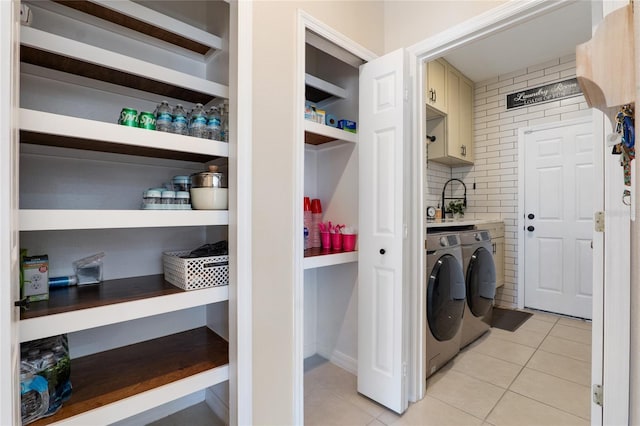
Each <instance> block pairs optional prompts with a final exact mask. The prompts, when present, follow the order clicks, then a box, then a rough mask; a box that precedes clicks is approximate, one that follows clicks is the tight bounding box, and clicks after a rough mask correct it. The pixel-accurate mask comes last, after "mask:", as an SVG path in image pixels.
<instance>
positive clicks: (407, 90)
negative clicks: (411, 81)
mask: <svg viewBox="0 0 640 426" xmlns="http://www.w3.org/2000/svg"><path fill="white" fill-rule="evenodd" d="M404 101H405V102H408V101H409V89H404Z"/></svg>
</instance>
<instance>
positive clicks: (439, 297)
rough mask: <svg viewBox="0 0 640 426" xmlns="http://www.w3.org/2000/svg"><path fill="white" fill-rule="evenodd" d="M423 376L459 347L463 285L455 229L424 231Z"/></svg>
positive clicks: (456, 351) (454, 353)
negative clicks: (425, 271) (425, 268)
mask: <svg viewBox="0 0 640 426" xmlns="http://www.w3.org/2000/svg"><path fill="white" fill-rule="evenodd" d="M426 251H427V272H428V275H427V291H426V299H427V303H426V322H427V327H425V328H426V334H427V335H426V361H427V363H426V367H427V368H426V371H427V377H429V376H431V375H432V374H433V373H435V372H436V371H438V369H440V367H442V366H443V365H444V364H446V363H447V361H449V360H450V359H451V358H453V357H454V356H456V354H457V353H458V352H459V351H460V337H461V329H462V327H461V325H462V316H463V314H464V306H465V302H464V300H465V285H464V274H463V270H462V249H461V247H460V238H459V237H458V234H457V233H437V234H429V233H428V234H427V241H426Z"/></svg>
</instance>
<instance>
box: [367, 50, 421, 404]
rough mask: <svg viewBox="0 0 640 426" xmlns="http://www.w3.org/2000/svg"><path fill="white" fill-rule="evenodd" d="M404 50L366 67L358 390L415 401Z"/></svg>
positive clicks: (385, 400)
mask: <svg viewBox="0 0 640 426" xmlns="http://www.w3.org/2000/svg"><path fill="white" fill-rule="evenodd" d="M407 69H408V67H407V66H406V63H405V53H404V51H403V50H397V51H395V52H392V53H389V54H387V55H385V56H383V57H381V58H378V59H375V60H373V61H371V62H368V63H367V64H365V65H363V66H361V67H360V114H359V115H360V117H359V119H360V123H359V127H360V129H359V131H358V133H359V134H358V144H359V152H360V155H359V168H360V171H359V175H360V176H359V181H360V206H359V211H360V214H359V216H360V217H359V224H360V237H359V238H360V243H359V246H360V249H359V250H360V251H359V256H358V392H360V393H362V394H364V395H366V396H368V397H369V398H371V399H373V400H374V401H377V402H379V403H380V404H382V405H384V406H386V407H388V408H390V409H392V410H394V411H396V412H398V413H402V412H403V411H404V410H406V408H407V404H408V400H407V393H406V388H407V386H406V356H407V352H408V350H407V343H408V339H407V316H408V315H407V313H408V309H405V308H406V298H407V294H408V292H407V289H406V288H405V285H406V284H405V283H404V281H406V280H403V243H404V238H403V229H404V227H405V224H406V220H405V214H406V213H407V212H406V211H405V210H406V209H405V208H404V202H405V201H406V200H404V197H403V186H404V173H405V172H404V170H403V169H404V167H403V165H404V157H405V147H404V144H405V139H406V138H408V136H409V132H408V130H407V129H408V126H407V124H408V114H407V106H408V100H407V99H406V98H405V90H406V83H407V82H408V77H407V74H406V70H407Z"/></svg>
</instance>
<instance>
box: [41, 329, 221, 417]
mask: <svg viewBox="0 0 640 426" xmlns="http://www.w3.org/2000/svg"><path fill="white" fill-rule="evenodd" d="M228 346H229V345H228V343H227V342H226V341H225V340H224V339H223V338H222V337H220V336H218V335H217V334H215V333H214V332H212V331H211V330H209V329H208V328H206V327H200V328H196V329H193V330H190V331H186V332H182V333H177V334H173V335H170V336H166V337H161V338H158V339H153V340H149V341H146V342H142V343H137V344H134V345H129V346H125V347H122V348H118V349H113V350H109V351H104V352H100V353H97V354H93V355H88V356H84V357H80V358H74V359H72V360H71V383H72V386H73V392H72V394H71V399H69V401H67V402H66V403H64V405H63V406H62V408H61V409H60V411H58V412H57V413H56V414H55V415H53V416H51V417H46V418H44V419H40V420H38V421H37V422H34V423H33V425H34V426H43V425H47V424H52V423H56V422H58V421H62V420H64V424H65V425H66V424H69V425H87V424H110V423H113V422H116V421H118V420H121V419H124V418H126V417H129V416H131V415H133V414H136V413H139V412H142V411H145V410H149V409H151V408H154V407H157V406H159V405H162V404H164V403H166V402H169V401H172V400H174V399H176V398H180V397H182V396H186V395H188V394H191V393H193V392H195V391H197V390H200V389H205V388H207V387H209V386H213V385H215V384H218V383H220V382H223V381H225V380H228V379H229V366H228V364H229V349H228Z"/></svg>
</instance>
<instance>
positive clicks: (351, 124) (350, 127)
mask: <svg viewBox="0 0 640 426" xmlns="http://www.w3.org/2000/svg"><path fill="white" fill-rule="evenodd" d="M338 129H342V130H344V131H347V132H351V133H356V132H357V130H356V122H355V121H351V120H340V121H338Z"/></svg>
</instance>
